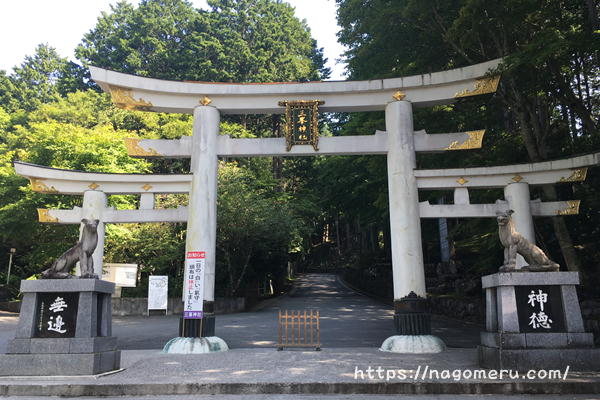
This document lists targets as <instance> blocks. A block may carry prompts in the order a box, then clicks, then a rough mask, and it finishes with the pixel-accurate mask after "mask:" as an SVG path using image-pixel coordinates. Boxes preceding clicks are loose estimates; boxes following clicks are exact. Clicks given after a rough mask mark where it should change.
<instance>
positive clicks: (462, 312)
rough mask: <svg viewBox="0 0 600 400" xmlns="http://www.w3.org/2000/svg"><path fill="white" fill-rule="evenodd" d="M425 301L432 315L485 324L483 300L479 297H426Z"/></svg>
mask: <svg viewBox="0 0 600 400" xmlns="http://www.w3.org/2000/svg"><path fill="white" fill-rule="evenodd" d="M427 299H428V300H429V304H430V305H431V311H432V312H433V313H434V314H441V315H446V316H448V317H452V318H459V319H462V320H465V321H472V322H479V323H484V322H485V299H484V297H483V295H481V297H457V296H450V295H431V294H430V295H428V296H427Z"/></svg>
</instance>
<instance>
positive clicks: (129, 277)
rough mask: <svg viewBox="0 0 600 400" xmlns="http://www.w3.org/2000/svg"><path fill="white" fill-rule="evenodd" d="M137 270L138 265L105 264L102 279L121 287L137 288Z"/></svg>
mask: <svg viewBox="0 0 600 400" xmlns="http://www.w3.org/2000/svg"><path fill="white" fill-rule="evenodd" d="M137 270H138V265H137V264H116V263H105V264H104V265H103V266H102V279H103V280H105V281H109V282H113V283H114V284H115V286H119V287H135V286H136V282H137Z"/></svg>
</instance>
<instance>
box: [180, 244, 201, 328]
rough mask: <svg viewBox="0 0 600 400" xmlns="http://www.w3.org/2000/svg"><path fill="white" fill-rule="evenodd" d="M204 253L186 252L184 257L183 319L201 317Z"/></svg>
mask: <svg viewBox="0 0 600 400" xmlns="http://www.w3.org/2000/svg"><path fill="white" fill-rule="evenodd" d="M205 262H206V252H204V251H188V252H187V255H186V257H185V287H184V289H185V290H184V305H183V318H184V319H200V318H202V317H203V311H202V305H203V304H202V303H203V301H204V269H205Z"/></svg>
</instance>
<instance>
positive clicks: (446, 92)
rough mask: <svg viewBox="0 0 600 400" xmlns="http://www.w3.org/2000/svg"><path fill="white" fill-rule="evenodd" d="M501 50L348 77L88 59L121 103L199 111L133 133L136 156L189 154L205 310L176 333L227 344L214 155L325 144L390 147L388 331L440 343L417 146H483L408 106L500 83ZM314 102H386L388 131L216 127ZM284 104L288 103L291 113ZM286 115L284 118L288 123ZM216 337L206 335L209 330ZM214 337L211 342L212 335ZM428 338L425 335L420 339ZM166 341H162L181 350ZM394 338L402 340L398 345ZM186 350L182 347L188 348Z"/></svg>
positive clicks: (324, 148)
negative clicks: (259, 74)
mask: <svg viewBox="0 0 600 400" xmlns="http://www.w3.org/2000/svg"><path fill="white" fill-rule="evenodd" d="M498 63H499V60H493V61H489V62H486V63H482V64H478V65H473V66H470V67H466V68H460V69H455V70H451V71H444V72H438V73H433V74H426V75H416V76H410V77H404V78H393V79H380V80H371V81H356V82H352V81H348V82H308V83H272V84H266V85H265V84H222V83H218V84H215V83H197V82H173V81H164V80H158V79H151V78H143V77H138V76H132V75H128V74H122V73H118V72H114V71H109V70H105V69H100V68H96V67H90V72H91V76H92V79H93V80H94V81H95V82H96V83H97V84H98V85H99V86H100V87H101V88H102V89H103V90H105V91H107V92H110V93H111V95H112V99H113V102H114V103H115V104H116V105H117V106H119V107H122V108H125V109H135V110H145V111H157V112H179V113H193V115H194V122H193V132H192V137H191V138H187V137H186V138H182V139H179V140H129V141H128V142H127V145H128V150H129V153H130V155H132V156H141V157H191V172H192V181H191V192H190V198H189V207H188V210H189V212H188V225H187V229H188V230H187V238H186V254H188V255H189V254H192V255H201V256H202V258H203V260H202V262H203V268H204V269H203V271H204V305H203V311H204V315H203V318H202V319H199V320H198V319H183V320H182V322H183V323H182V324H181V326H180V336H184V335H185V332H190V330H191V331H194V332H197V331H199V330H201V336H203V337H209V339H206V340H204V341H203V342H201V344H200V345H199V346H196V347H202V348H206V349H208V348H211V345H210V343H211V341H212V343H216V345H215V346H212V348H223V347H225V346H224V342H223V341H222V340H221V339H219V338H216V337H214V314H213V309H214V306H213V304H214V280H215V249H216V222H217V221H216V215H217V214H216V195H217V165H218V164H217V157H219V156H225V157H235V156H292V155H296V156H301V155H325V154H340V155H342V154H345V155H347V154H387V163H388V186H389V207H390V228H391V233H392V234H391V237H392V265H393V276H394V299H395V300H394V302H395V310H396V312H395V317H394V318H395V321H396V326H397V328H398V329H397V332H399V333H401V335H397V336H393V337H392V341H393V342H394V343H395V342H398V343H400V342H402V343H404V342H406V343H408V344H407V345H405V344H400V345H399V347H402V348H405V349H408V350H409V351H414V352H432V351H433V352H436V351H442V350H443V348H444V344H443V342H442V341H441V340H440V339H438V338H436V337H434V336H431V335H430V333H431V332H430V330H431V328H430V322H429V318H430V317H429V313H428V312H427V309H426V306H425V305H426V303H427V302H426V300H425V298H426V291H425V274H424V269H423V253H422V248H421V228H420V220H419V204H418V203H419V201H418V200H419V199H418V189H417V184H416V177H415V174H414V169H415V167H416V151H430V152H437V151H443V150H462V149H469V148H478V147H480V146H481V140H482V137H483V131H476V132H466V133H454V134H444V135H442V134H438V135H427V134H426V133H425V132H418V133H415V132H414V129H413V120H412V118H413V112H412V106H413V105H415V106H421V107H426V106H432V105H437V104H447V103H450V102H453V101H455V99H457V98H460V97H466V96H473V95H479V94H485V93H492V92H494V91H495V90H496V87H497V85H498V81H499V77H498V76H497V77H492V78H488V77H485V74H486V73H487V72H488V70H489V69H490V68H494V67H496V66H497V65H498ZM311 100H312V101H314V102H318V104H319V105H321V107H320V110H321V111H323V112H349V111H378V110H385V114H386V118H385V119H386V133H380V134H379V135H373V136H361V137H352V136H346V137H332V138H320V139H319V143H318V148H317V146H316V143H314V142H312V143H311V144H312V146H311V145H308V144H304V145H297V146H293V147H291V148H290V147H289V145H288V143H286V142H287V140H286V139H288V138H286V139H284V138H271V139H231V138H229V137H227V136H220V135H219V123H220V114H221V113H223V114H278V113H279V114H281V113H283V112H285V111H286V108H284V107H282V104H285V103H286V102H290V103H291V102H308V101H311ZM286 114H287V113H286ZM289 123H290V122H289V121H288V124H289ZM211 337H212V338H214V340H213V339H210V338H211ZM207 341H208V345H207ZM423 343H425V345H424V346H423ZM179 344H183V345H184V346H186V345H188V344H189V341H187V340H181V341H179V342H177V339H176V340H175V342H173V341H172V342H169V343H168V344H167V345H166V346H165V350H166V351H182V350H180V349H179V348H180V346H179ZM393 347H398V346H393ZM183 351H186V350H183Z"/></svg>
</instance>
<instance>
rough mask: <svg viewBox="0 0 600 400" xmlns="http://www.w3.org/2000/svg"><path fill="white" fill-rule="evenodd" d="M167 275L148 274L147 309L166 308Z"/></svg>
mask: <svg viewBox="0 0 600 400" xmlns="http://www.w3.org/2000/svg"><path fill="white" fill-rule="evenodd" d="M168 289H169V277H168V276H166V275H150V276H149V277H148V310H167V302H168Z"/></svg>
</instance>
